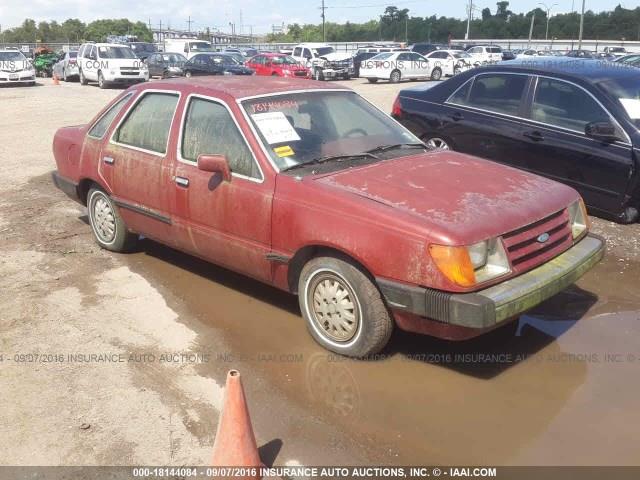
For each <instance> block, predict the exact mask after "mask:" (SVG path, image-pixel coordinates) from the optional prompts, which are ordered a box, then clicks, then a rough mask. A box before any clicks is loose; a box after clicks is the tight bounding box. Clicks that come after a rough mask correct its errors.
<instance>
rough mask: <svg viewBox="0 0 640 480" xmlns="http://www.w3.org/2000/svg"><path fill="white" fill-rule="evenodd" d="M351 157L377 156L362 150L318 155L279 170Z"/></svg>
mask: <svg viewBox="0 0 640 480" xmlns="http://www.w3.org/2000/svg"><path fill="white" fill-rule="evenodd" d="M352 158H375V159H377V158H378V157H376V156H375V155H374V154H373V153H371V152H362V153H350V154H343V155H327V156H324V157H318V158H314V159H313V160H310V161H308V162H304V163H298V164H297V165H291V166H290V167H287V168H284V169H282V170H281V171H282V172H286V171H289V170H294V169H296V168H303V167H307V166H309V165H317V164H319V163H325V162H331V161H334V160H335V161H338V162H342V161H344V160H349V159H352Z"/></svg>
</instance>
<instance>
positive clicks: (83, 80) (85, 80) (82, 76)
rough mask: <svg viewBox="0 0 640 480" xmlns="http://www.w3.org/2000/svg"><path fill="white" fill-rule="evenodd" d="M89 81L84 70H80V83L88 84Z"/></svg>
mask: <svg viewBox="0 0 640 480" xmlns="http://www.w3.org/2000/svg"><path fill="white" fill-rule="evenodd" d="M88 83H89V82H88V81H87V77H85V76H84V73H83V72H82V70H80V85H87V84H88Z"/></svg>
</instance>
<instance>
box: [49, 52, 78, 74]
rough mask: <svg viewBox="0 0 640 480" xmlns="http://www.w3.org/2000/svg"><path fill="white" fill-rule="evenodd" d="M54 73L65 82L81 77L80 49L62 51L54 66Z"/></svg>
mask: <svg viewBox="0 0 640 480" xmlns="http://www.w3.org/2000/svg"><path fill="white" fill-rule="evenodd" d="M53 74H54V75H55V76H57V77H58V78H59V79H60V80H64V81H65V82H66V81H68V80H71V79H76V80H77V79H79V78H80V69H79V68H78V51H77V50H73V51H70V52H66V53H61V54H60V58H59V59H58V61H57V62H56V63H55V65H54V66H53Z"/></svg>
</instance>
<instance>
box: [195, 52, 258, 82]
mask: <svg viewBox="0 0 640 480" xmlns="http://www.w3.org/2000/svg"><path fill="white" fill-rule="evenodd" d="M183 70H184V76H185V77H192V76H197V75H253V73H254V72H253V70H252V69H250V68H248V67H245V66H244V65H241V64H240V63H239V62H238V61H237V60H236V59H234V58H233V57H232V56H231V55H227V54H225V53H199V54H198V55H195V56H193V57H192V58H191V59H189V61H187V63H185V64H184V68H183Z"/></svg>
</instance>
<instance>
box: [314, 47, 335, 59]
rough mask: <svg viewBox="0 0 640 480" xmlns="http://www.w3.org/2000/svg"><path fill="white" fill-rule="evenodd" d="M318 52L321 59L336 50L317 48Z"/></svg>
mask: <svg viewBox="0 0 640 480" xmlns="http://www.w3.org/2000/svg"><path fill="white" fill-rule="evenodd" d="M316 52H318V56H319V57H322V56H323V55H327V54H329V53H333V52H335V50H334V49H333V47H320V48H316Z"/></svg>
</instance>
